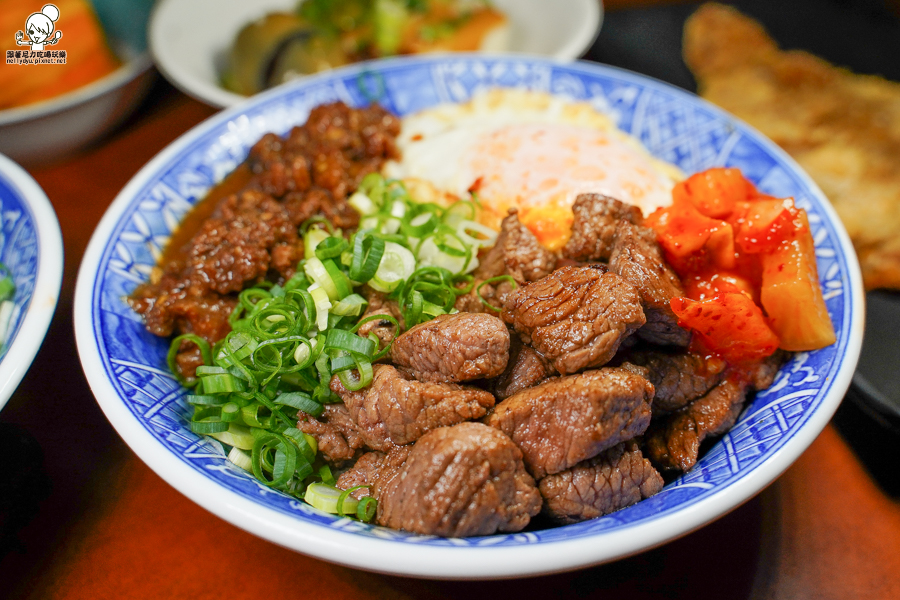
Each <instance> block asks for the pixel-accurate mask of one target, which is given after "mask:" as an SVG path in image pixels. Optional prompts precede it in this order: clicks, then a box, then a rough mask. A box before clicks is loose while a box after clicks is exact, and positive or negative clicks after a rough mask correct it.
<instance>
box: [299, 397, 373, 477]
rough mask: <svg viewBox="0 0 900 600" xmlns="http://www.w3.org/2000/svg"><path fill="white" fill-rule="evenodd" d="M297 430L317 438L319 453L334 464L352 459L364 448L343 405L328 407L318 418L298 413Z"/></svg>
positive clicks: (357, 431)
mask: <svg viewBox="0 0 900 600" xmlns="http://www.w3.org/2000/svg"><path fill="white" fill-rule="evenodd" d="M297 429H299V430H300V431H302V432H303V433H305V434H307V435H311V436H313V437H314V438H316V442H317V445H318V447H319V452H321V453H322V456H323V457H324V458H325V460H327V461H328V462H330V463H332V464H340V463H342V462H344V461H347V460H350V459H352V458H353V457H354V456H356V454H357V450H360V449H362V447H363V446H364V442H363V438H362V436H361V435H360V433H359V430H358V429H357V428H356V424H355V423H354V422H353V419H352V418H350V411H348V410H347V407H346V406H344V405H343V404H328V405H326V406H325V412H323V413H322V414H321V415H319V417H318V418H315V417H312V416H310V415H308V414H306V413H304V412H300V413H298V415H297Z"/></svg>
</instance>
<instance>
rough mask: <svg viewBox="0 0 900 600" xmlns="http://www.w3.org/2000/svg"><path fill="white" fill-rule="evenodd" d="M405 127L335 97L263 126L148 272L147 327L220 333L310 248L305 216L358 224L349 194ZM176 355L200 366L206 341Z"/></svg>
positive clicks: (138, 297)
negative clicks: (280, 123) (246, 293)
mask: <svg viewBox="0 0 900 600" xmlns="http://www.w3.org/2000/svg"><path fill="white" fill-rule="evenodd" d="M399 132H400V121H399V119H397V117H395V116H394V115H391V114H390V113H388V112H387V111H385V110H384V109H383V108H381V107H379V106H377V105H375V106H371V107H368V108H362V109H353V108H349V107H348V106H346V105H345V104H343V103H342V102H335V103H332V104H326V105H322V106H318V107H316V108H314V109H313V110H312V111H311V112H310V115H309V118H308V119H307V122H306V123H304V124H303V125H300V126H298V127H295V128H293V129H292V130H291V131H290V132H289V133H288V134H287V135H286V136H284V137H280V136H277V135H275V134H273V133H269V134H266V135H264V136H263V137H262V138H261V139H260V140H259V141H258V142H257V143H256V144H254V146H253V147H252V148H251V149H250V152H249V155H248V157H247V160H246V161H245V162H244V163H243V164H242V165H241V166H239V167H238V168H237V169H236V170H235V171H234V172H233V173H232V174H231V175H229V176H228V177H227V178H226V179H225V180H224V181H223V182H222V183H220V184H219V185H217V186H216V187H215V188H213V189H212V190H211V191H210V193H209V194H208V196H207V197H206V198H205V199H204V200H202V201H201V202H200V203H199V204H198V205H197V206H196V208H195V209H194V210H193V211H191V213H189V214H188V215H187V217H186V218H185V219H184V221H183V222H182V224H181V226H180V227H179V228H178V230H177V231H176V232H175V233H174V234H173V236H172V238H171V240H170V242H169V244H168V247H167V248H166V250H165V252H164V254H163V257H162V259H161V261H160V263H159V265H158V266H157V268H156V269H154V272H153V274H152V276H151V278H150V281H149V282H147V283H146V284H144V285H142V286H140V287H139V288H138V289H137V290H136V291H135V292H134V294H133V295H132V296H131V298H129V302H130V304H131V306H132V308H133V309H134V310H135V311H136V312H137V313H139V314H140V315H141V316H142V317H143V319H144V323H145V324H146V326H147V329H148V330H149V331H150V332H151V333H153V334H155V335H159V336H164V337H165V336H170V335H172V334H176V333H195V334H197V335H199V336H200V337H202V338H204V339H206V340H207V341H209V342H216V341H218V340H219V339H222V338H223V337H224V336H225V335H226V334H227V333H228V332H229V330H230V326H229V324H228V316H229V315H230V314H231V312H232V310H233V308H234V306H235V305H236V302H237V294H238V293H239V292H240V291H241V290H243V289H245V288H246V287H250V286H252V285H255V284H258V283H260V282H262V281H266V280H268V281H272V282H275V283H278V282H282V281H284V280H286V279H287V278H289V277H290V276H291V275H293V273H294V271H295V269H296V268H297V264H298V262H299V261H300V259H302V258H303V242H302V239H301V237H300V235H299V233H298V230H299V227H300V226H301V225H302V224H303V222H305V221H306V220H308V219H309V218H311V217H314V216H321V217H324V218H325V219H327V220H328V221H329V222H331V224H332V225H334V226H335V227H337V228H340V229H351V228H354V227H356V225H357V223H358V215H357V213H356V211H355V210H354V209H353V208H351V207H350V205H349V204H348V203H347V200H346V199H347V197H348V196H349V195H350V194H351V193H352V192H353V191H354V190H355V189H356V188H357V187H358V186H359V183H360V181H361V180H362V178H363V177H365V176H366V175H367V174H369V173H372V172H376V171H379V170H380V169H381V166H382V164H383V163H384V161H385V160H388V159H390V158H397V157H398V152H397V149H396V145H395V139H396V136H397V134H398V133H399ZM178 362H179V366H180V368H181V370H182V373H183V374H184V375H186V376H191V375H193V372H194V369H195V368H196V366H198V365H199V364H200V356H199V352H198V350H197V349H196V348H195V347H193V345H191V344H185V345H184V347H183V352H182V353H181V355H179V357H178Z"/></svg>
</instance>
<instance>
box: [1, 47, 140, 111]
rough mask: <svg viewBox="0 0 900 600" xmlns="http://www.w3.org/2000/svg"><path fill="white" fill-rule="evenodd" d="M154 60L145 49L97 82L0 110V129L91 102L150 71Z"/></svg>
mask: <svg viewBox="0 0 900 600" xmlns="http://www.w3.org/2000/svg"><path fill="white" fill-rule="evenodd" d="M152 66H153V60H152V59H151V57H150V52H149V51H148V50H144V51H143V52H140V53H139V54H137V55H135V56H134V57H132V58H130V59H129V60H127V61H125V62H123V63H122V64H121V65H120V66H119V67H118V68H117V69H116V70H115V71H113V72H112V73H108V74H107V75H104V76H103V77H101V78H100V79H97V80H95V81H92V82H91V83H88V84H87V85H83V86H81V87H79V88H76V89H74V90H72V91H70V92H66V93H65V94H60V95H59V96H54V97H52V98H47V99H46V100H41V101H40V102H34V103H31V104H26V105H24V106H17V107H15V108H7V109H5V110H0V127H3V126H5V125H17V124H20V123H25V122H27V121H30V120H34V119H42V118H44V117H47V116H50V115H53V114H56V113H60V112H63V111H66V110H69V109H71V108H74V107H76V106H79V105H81V104H86V103H88V102H90V101H91V100H94V99H96V98H99V97H100V96H103V95H104V94H106V93H107V92H109V91H111V90H114V89H116V88H119V87H121V86H124V85H125V84H127V83H128V82H130V81H132V80H134V79H137V78H138V77H139V76H140V75H141V74H143V73H144V72H146V71H148V70H150V68H151V67H152Z"/></svg>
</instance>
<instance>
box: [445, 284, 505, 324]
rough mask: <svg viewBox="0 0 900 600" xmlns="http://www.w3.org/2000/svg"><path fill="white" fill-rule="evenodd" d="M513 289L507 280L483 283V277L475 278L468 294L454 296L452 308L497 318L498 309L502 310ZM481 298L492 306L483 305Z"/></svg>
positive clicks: (498, 315)
mask: <svg viewBox="0 0 900 600" xmlns="http://www.w3.org/2000/svg"><path fill="white" fill-rule="evenodd" d="M482 284H483V285H482ZM513 289H515V288H514V286H513V285H512V284H511V283H510V282H509V281H505V280H501V281H499V282H494V283H484V280H483V279H477V278H476V279H475V281H474V283H473V285H472V290H471V291H470V292H469V293H468V294H460V295H459V296H457V297H456V303H455V304H454V305H453V308H455V309H456V310H457V311H459V312H467V313H484V314H486V315H491V316H494V317H497V318H498V319H499V318H500V311H501V310H503V305H504V304H505V303H506V299H507V298H508V297H509V294H510V292H512V291H513ZM482 298H484V302H487V303H488V304H490V305H491V306H492V307H493V308H488V307H487V306H485V305H484V302H482V300H481V299H482Z"/></svg>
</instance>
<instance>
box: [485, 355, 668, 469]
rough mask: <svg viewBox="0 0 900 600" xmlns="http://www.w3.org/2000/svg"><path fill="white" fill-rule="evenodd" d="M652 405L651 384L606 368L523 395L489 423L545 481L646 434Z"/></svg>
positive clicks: (552, 381)
mask: <svg viewBox="0 0 900 600" xmlns="http://www.w3.org/2000/svg"><path fill="white" fill-rule="evenodd" d="M652 399H653V385H652V384H651V383H650V382H649V381H647V380H646V379H644V378H643V377H641V376H640V375H638V374H636V373H635V372H634V371H632V370H629V369H627V368H623V367H606V368H603V369H600V370H596V371H586V372H584V373H581V374H579V375H569V376H567V377H559V378H555V379H550V380H548V381H545V382H544V383H542V384H540V385H538V386H536V387H533V388H529V389H527V390H524V391H522V392H519V393H518V394H516V395H514V396H511V397H509V398H507V399H506V400H504V401H503V402H501V403H500V404H498V405H497V406H496V407H495V408H494V412H493V413H492V414H491V415H490V417H488V419H487V423H488V425H491V426H492V427H496V428H497V429H499V430H500V431H502V432H503V433H505V434H507V435H508V436H509V437H511V438H512V440H513V441H514V442H515V443H516V444H517V445H518V446H519V448H521V449H522V453H523V454H524V456H525V465H526V466H527V467H528V470H529V471H530V472H531V474H532V475H534V477H535V478H537V479H540V478H542V477H544V476H545V475H548V474H553V473H559V472H560V471H564V470H565V469H568V468H570V467H573V466H575V465H576V464H578V463H579V462H581V461H583V460H587V459H588V458H592V457H594V456H596V455H597V454H599V453H600V452H603V451H604V450H606V449H607V448H611V447H612V446H615V445H616V444H618V443H620V442H623V441H626V440H630V439H631V438H633V437H635V436H637V435H640V434H641V433H643V432H644V430H645V429H647V425H649V424H650V402H651V400H652Z"/></svg>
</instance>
